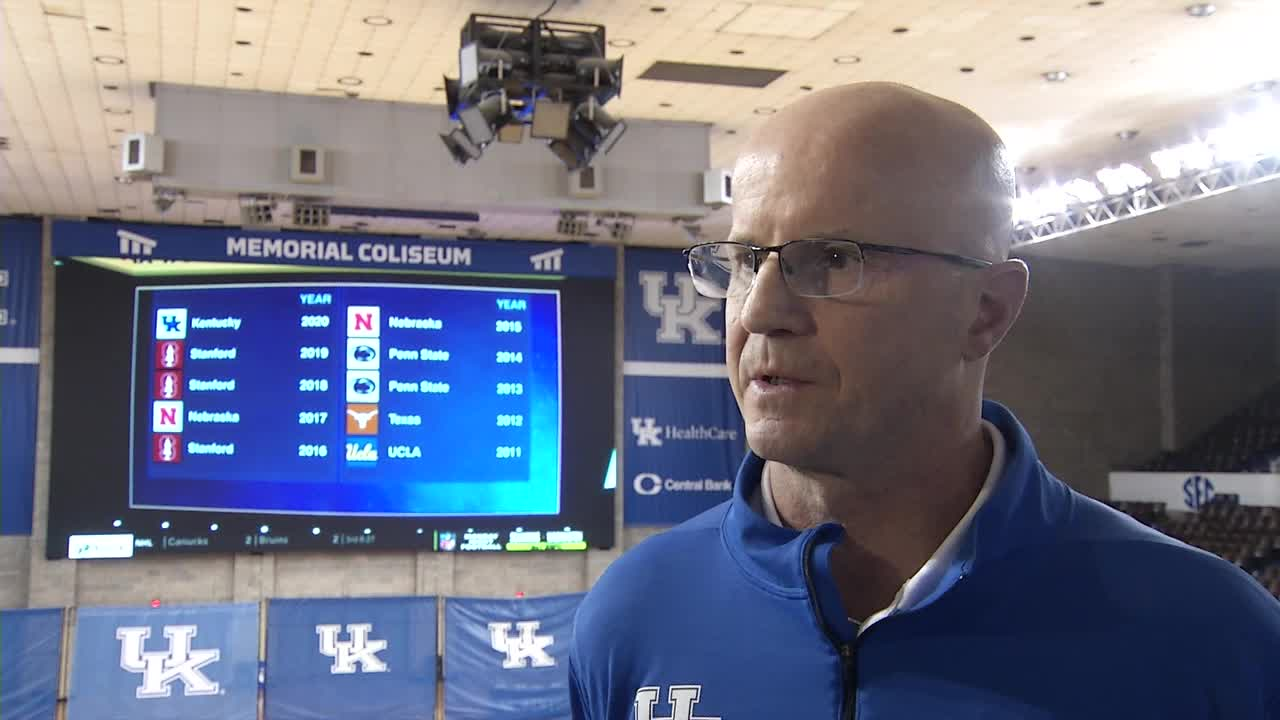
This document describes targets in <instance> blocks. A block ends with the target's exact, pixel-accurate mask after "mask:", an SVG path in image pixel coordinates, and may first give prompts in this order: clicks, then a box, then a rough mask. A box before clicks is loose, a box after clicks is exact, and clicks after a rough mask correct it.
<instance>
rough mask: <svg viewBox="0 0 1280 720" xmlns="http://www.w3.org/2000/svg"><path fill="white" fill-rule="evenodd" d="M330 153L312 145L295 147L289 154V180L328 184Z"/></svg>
mask: <svg viewBox="0 0 1280 720" xmlns="http://www.w3.org/2000/svg"><path fill="white" fill-rule="evenodd" d="M327 156H328V152H327V151H326V150H325V149H324V148H320V147H314V146H311V145H295V146H294V147H293V148H292V150H291V151H290V152H289V180H291V181H292V182H296V183H322V182H326V181H327V178H326V167H325V166H326V165H327V161H328V157H327Z"/></svg>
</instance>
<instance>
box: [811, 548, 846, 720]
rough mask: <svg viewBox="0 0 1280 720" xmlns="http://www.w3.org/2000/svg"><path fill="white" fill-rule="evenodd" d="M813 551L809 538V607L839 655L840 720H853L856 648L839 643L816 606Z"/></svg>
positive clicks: (818, 606) (816, 595) (819, 607)
mask: <svg viewBox="0 0 1280 720" xmlns="http://www.w3.org/2000/svg"><path fill="white" fill-rule="evenodd" d="M813 551H814V541H813V538H812V537H810V538H809V544H808V545H806V546H805V552H804V582H805V585H806V586H807V587H808V590H809V607H810V608H812V609H813V614H814V615H815V616H816V617H817V618H818V625H819V626H820V627H821V628H822V633H823V634H824V635H826V636H827V642H829V643H831V646H832V647H834V648H835V650H836V652H837V653H838V654H839V655H840V715H839V717H840V718H841V720H855V718H857V716H858V663H857V648H856V647H855V643H856V641H855V643H845V642H841V641H840V639H839V638H837V637H836V635H835V633H833V632H832V631H831V628H830V627H829V626H828V625H827V619H826V618H825V617H824V616H823V614H822V607H821V606H820V605H819V604H818V592H817V588H816V587H814V584H813V571H812V567H811V566H812V564H813Z"/></svg>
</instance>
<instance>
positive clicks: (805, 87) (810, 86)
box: [800, 85, 813, 91]
mask: <svg viewBox="0 0 1280 720" xmlns="http://www.w3.org/2000/svg"><path fill="white" fill-rule="evenodd" d="M800 89H801V90H805V91H808V90H812V89H813V86H812V85H801V86H800Z"/></svg>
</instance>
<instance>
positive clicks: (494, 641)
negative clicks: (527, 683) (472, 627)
mask: <svg viewBox="0 0 1280 720" xmlns="http://www.w3.org/2000/svg"><path fill="white" fill-rule="evenodd" d="M540 627H542V623H541V622H539V621H537V620H529V621H525V622H518V623H516V630H517V631H518V633H519V634H518V635H516V636H515V637H512V636H511V635H510V632H511V623H509V622H491V623H489V645H490V646H491V647H492V648H493V649H494V650H496V651H497V652H500V653H503V654H505V655H506V658H504V659H503V661H502V667H503V668H505V669H507V670H513V669H516V668H523V667H536V668H538V667H555V665H556V659H555V658H553V657H551V655H550V654H548V653H547V648H549V647H551V645H552V643H554V642H555V641H556V638H555V636H554V635H539V634H538V628H540ZM526 661H528V662H527V663H526Z"/></svg>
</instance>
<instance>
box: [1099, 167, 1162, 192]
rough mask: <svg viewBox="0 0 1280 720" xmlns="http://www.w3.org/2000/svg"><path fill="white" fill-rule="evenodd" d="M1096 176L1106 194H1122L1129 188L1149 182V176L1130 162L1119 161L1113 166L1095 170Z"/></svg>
mask: <svg viewBox="0 0 1280 720" xmlns="http://www.w3.org/2000/svg"><path fill="white" fill-rule="evenodd" d="M1097 177H1098V182H1100V183H1102V187H1104V188H1105V189H1106V191H1107V194H1108V195H1123V194H1125V193H1127V192H1129V191H1130V190H1137V189H1138V188H1140V187H1145V186H1147V185H1150V184H1151V176H1150V175H1148V174H1146V173H1145V172H1143V170H1142V169H1141V168H1139V167H1138V166H1136V165H1131V164H1130V163H1121V164H1120V165H1119V166H1118V167H1113V168H1109V167H1108V168H1102V169H1101V170H1099V171H1098V172H1097Z"/></svg>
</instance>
